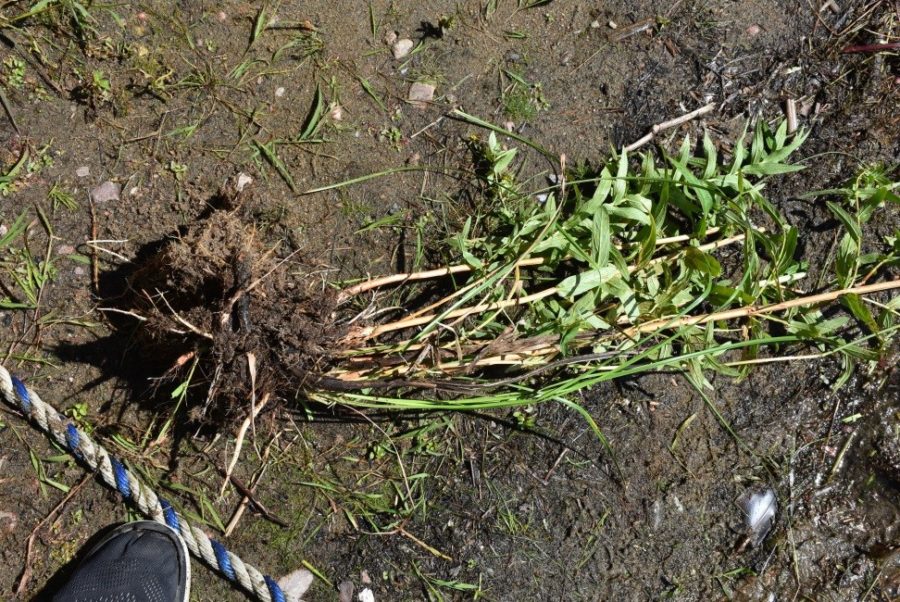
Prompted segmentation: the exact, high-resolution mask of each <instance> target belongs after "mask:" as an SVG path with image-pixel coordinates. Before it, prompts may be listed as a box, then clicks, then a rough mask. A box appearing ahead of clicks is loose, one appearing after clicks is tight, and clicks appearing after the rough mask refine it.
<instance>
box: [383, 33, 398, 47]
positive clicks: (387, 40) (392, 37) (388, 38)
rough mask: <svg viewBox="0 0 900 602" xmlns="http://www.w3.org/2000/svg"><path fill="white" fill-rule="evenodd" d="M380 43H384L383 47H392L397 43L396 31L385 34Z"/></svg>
mask: <svg viewBox="0 0 900 602" xmlns="http://www.w3.org/2000/svg"><path fill="white" fill-rule="evenodd" d="M382 41H384V44H385V46H393V45H394V42H396V41H397V32H396V31H389V32H387V33H386V34H384V38H382Z"/></svg>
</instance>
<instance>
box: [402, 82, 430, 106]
mask: <svg viewBox="0 0 900 602" xmlns="http://www.w3.org/2000/svg"><path fill="white" fill-rule="evenodd" d="M434 90H435V88H434V86H433V85H431V84H426V83H423V82H415V83H414V84H413V85H411V86H410V87H409V95H408V96H407V98H406V99H407V100H408V101H409V102H410V103H412V105H413V106H416V107H418V108H420V109H421V108H424V107H426V106H427V105H428V103H429V102H431V101H432V100H433V99H434Z"/></svg>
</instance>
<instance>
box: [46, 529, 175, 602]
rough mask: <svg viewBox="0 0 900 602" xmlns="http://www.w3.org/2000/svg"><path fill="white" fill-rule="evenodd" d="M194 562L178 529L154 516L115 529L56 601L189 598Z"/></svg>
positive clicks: (149, 601) (134, 601) (145, 601)
mask: <svg viewBox="0 0 900 602" xmlns="http://www.w3.org/2000/svg"><path fill="white" fill-rule="evenodd" d="M190 586H191V564H190V561H189V559H188V554H187V547H186V546H185V545H184V541H182V539H181V538H180V537H179V536H178V535H176V533H175V532H174V531H173V530H172V529H170V528H169V527H167V526H165V525H161V524H159V523H155V522H153V521H137V522H133V523H126V524H124V525H120V526H118V527H116V528H115V529H113V531H112V532H111V533H110V534H109V535H107V536H106V537H104V538H103V539H102V540H101V541H100V542H99V543H98V544H97V545H96V546H94V547H93V548H92V549H91V551H90V552H88V554H87V556H86V557H85V559H84V560H83V561H82V562H81V564H79V565H78V568H76V569H75V571H74V572H73V573H72V576H71V577H70V578H69V581H68V582H67V583H66V584H65V585H64V586H63V588H62V589H61V590H60V591H59V592H58V593H57V594H56V595H55V596H54V597H53V601H54V602H187V599H188V592H189V590H190Z"/></svg>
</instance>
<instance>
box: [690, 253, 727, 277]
mask: <svg viewBox="0 0 900 602" xmlns="http://www.w3.org/2000/svg"><path fill="white" fill-rule="evenodd" d="M684 262H685V263H686V264H687V266H688V267H689V268H692V269H694V270H697V271H699V272H702V273H704V274H708V275H709V276H712V277H713V278H718V277H719V275H721V274H722V265H721V264H720V263H719V262H718V261H717V260H716V258H715V257H713V256H712V255H710V254H709V253H704V252H703V251H701V250H699V249H697V248H696V247H688V248H687V250H686V251H685V254H684Z"/></svg>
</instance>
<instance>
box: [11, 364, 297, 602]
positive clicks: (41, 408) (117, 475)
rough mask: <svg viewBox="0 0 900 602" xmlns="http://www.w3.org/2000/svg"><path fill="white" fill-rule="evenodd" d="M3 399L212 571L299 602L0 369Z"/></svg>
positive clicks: (270, 601)
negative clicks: (177, 537)
mask: <svg viewBox="0 0 900 602" xmlns="http://www.w3.org/2000/svg"><path fill="white" fill-rule="evenodd" d="M0 396H2V397H3V399H4V401H6V402H7V403H8V404H9V405H11V406H13V407H14V408H16V409H17V410H21V411H22V412H23V413H24V414H25V415H26V416H28V417H29V418H30V419H31V420H32V421H33V422H34V423H36V424H37V425H38V426H39V427H40V428H41V430H42V431H44V432H45V433H47V434H49V435H50V436H51V437H52V438H53V440H54V441H56V442H57V443H58V444H60V445H61V446H62V447H64V448H65V449H67V450H68V451H69V452H70V453H71V454H72V455H73V456H75V458H77V459H78V460H79V461H81V462H82V463H83V464H84V465H86V466H87V467H88V468H89V469H91V470H92V471H94V472H97V473H99V475H100V480H101V481H103V483H105V484H106V485H108V486H109V487H111V488H113V489H115V490H116V491H118V492H119V493H120V494H122V497H123V498H125V499H126V500H128V501H130V502H132V503H133V504H134V505H135V506H137V508H138V510H140V512H141V513H142V514H144V515H145V516H147V517H149V518H151V519H153V520H155V521H157V522H159V523H162V524H164V525H168V526H169V527H171V528H172V529H173V530H174V531H175V532H176V533H178V534H180V535H181V537H182V539H184V542H185V543H186V544H187V548H188V549H189V550H190V551H191V553H192V554H193V555H194V556H196V557H197V558H199V559H201V560H202V561H203V562H205V563H206V564H207V565H209V566H210V567H211V568H213V569H214V570H216V571H218V572H219V573H221V574H222V575H224V576H225V578H226V579H228V580H229V581H231V582H233V583H237V584H239V585H240V586H241V587H242V588H243V589H244V590H245V591H246V592H247V593H249V594H252V595H253V596H254V597H255V598H256V599H258V600H260V601H261V602H296V601H295V600H294V599H293V598H289V597H288V596H287V595H286V594H285V593H284V592H283V591H282V590H281V588H280V587H279V586H278V584H277V583H276V582H275V580H274V579H272V578H271V577H269V576H268V575H263V574H262V573H260V572H259V571H258V570H257V569H256V568H254V567H253V566H251V565H249V564H245V563H244V561H243V560H241V559H240V558H239V557H238V556H237V555H235V554H234V553H232V552H230V551H229V550H227V549H226V548H225V546H223V545H222V544H221V543H219V542H218V541H216V540H214V539H211V538H210V537H209V536H208V535H206V533H204V532H203V530H202V529H200V528H198V527H195V526H194V525H192V524H190V523H189V522H187V521H186V520H185V519H184V518H183V517H181V516H179V515H178V513H177V512H176V511H175V510H174V508H172V505H171V504H169V502H168V501H166V500H165V499H163V498H161V497H159V496H157V495H156V494H155V493H154V492H153V490H151V489H150V488H148V487H147V486H146V485H144V484H143V483H141V482H140V481H139V480H138V479H137V477H136V476H135V475H134V473H133V472H131V471H130V470H128V469H127V468H125V466H124V465H123V464H122V462H120V461H119V460H117V459H116V458H114V457H112V456H110V454H109V452H107V451H106V450H105V449H104V448H103V446H101V445H99V444H97V443H94V441H93V440H91V438H90V436H88V435H87V434H86V433H85V432H84V431H82V430H81V429H79V428H78V427H77V426H76V425H75V424H73V423H72V422H71V421H70V420H68V419H67V418H66V417H65V416H63V415H62V414H60V413H59V412H58V411H56V409H54V408H53V407H52V406H51V405H49V404H48V403H46V402H45V401H43V400H42V399H41V398H40V396H38V394H37V393H35V392H34V391H32V390H31V389H29V388H28V387H26V386H25V384H24V383H22V381H20V380H19V379H17V378H16V377H14V376H11V375H10V373H9V372H7V370H6V368H4V367H3V366H0Z"/></svg>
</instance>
